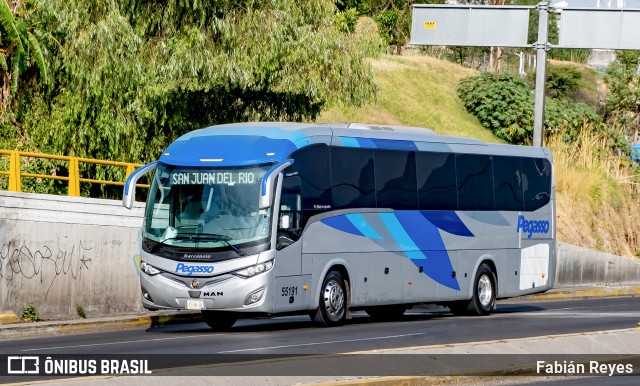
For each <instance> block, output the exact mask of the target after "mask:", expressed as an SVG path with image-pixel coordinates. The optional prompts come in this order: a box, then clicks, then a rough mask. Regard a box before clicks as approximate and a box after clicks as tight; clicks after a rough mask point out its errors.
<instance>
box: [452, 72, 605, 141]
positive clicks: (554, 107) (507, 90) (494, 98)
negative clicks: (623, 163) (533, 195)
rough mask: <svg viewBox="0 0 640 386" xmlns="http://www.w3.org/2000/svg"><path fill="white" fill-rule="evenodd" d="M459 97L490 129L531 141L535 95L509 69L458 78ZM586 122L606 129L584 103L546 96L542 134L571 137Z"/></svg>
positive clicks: (505, 137) (501, 135)
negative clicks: (507, 70)
mask: <svg viewBox="0 0 640 386" xmlns="http://www.w3.org/2000/svg"><path fill="white" fill-rule="evenodd" d="M458 97H459V98H460V99H461V100H462V103H463V104H464V106H465V108H466V109H467V111H469V112H470V113H472V114H473V115H475V116H476V117H477V118H478V119H479V120H480V123H481V124H482V125H483V126H484V127H486V128H488V129H490V130H491V131H493V133H494V134H495V135H496V136H498V137H500V138H502V139H504V140H506V141H507V142H509V143H513V144H519V145H522V144H530V143H531V138H532V135H533V109H534V95H533V92H532V91H531V89H530V88H529V86H528V85H527V84H526V82H525V81H523V80H522V79H520V78H519V77H517V76H515V75H513V74H510V73H484V74H481V75H478V76H473V77H470V78H466V79H463V80H461V81H460V83H459V85H458ZM585 124H589V125H591V126H593V127H595V128H596V130H600V131H601V130H606V126H605V125H604V123H603V120H602V117H601V116H600V115H598V114H597V113H596V111H595V110H594V109H593V108H591V107H590V106H588V105H586V104H584V103H574V102H572V101H570V100H566V99H555V98H546V99H545V121H544V132H545V135H549V134H551V133H554V134H561V135H563V136H564V137H566V139H567V140H573V139H574V138H575V137H576V136H577V134H578V133H579V132H580V130H581V129H582V127H583V126H584V125H585Z"/></svg>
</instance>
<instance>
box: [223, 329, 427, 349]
mask: <svg viewBox="0 0 640 386" xmlns="http://www.w3.org/2000/svg"><path fill="white" fill-rule="evenodd" d="M426 334H427V333H426V332H418V333H415V334H402V335H389V336H376V337H371V338H359V339H344V340H333V341H327V342H312V343H300V344H289V345H283V346H271V347H254V348H245V349H239V350H228V351H218V352H217V353H216V354H229V353H234V352H243V351H260V350H276V349H280V348H291V347H304V346H318V345H323V344H333V343H349V342H363V341H367V340H379V339H393V338H404V337H408V336H417V335H426Z"/></svg>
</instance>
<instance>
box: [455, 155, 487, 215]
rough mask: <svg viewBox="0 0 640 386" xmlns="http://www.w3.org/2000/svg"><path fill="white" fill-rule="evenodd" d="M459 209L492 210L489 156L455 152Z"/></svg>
mask: <svg viewBox="0 0 640 386" xmlns="http://www.w3.org/2000/svg"><path fill="white" fill-rule="evenodd" d="M456 171H457V175H458V205H459V210H494V209H495V205H494V201H493V171H492V168H491V157H490V156H488V155H482V154H457V155H456Z"/></svg>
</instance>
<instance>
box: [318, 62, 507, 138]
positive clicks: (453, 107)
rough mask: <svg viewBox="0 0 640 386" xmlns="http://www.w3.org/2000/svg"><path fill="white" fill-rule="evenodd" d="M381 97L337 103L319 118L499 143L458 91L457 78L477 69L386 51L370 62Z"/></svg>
mask: <svg viewBox="0 0 640 386" xmlns="http://www.w3.org/2000/svg"><path fill="white" fill-rule="evenodd" d="M371 65H372V67H373V71H374V76H375V78H374V79H375V83H376V86H377V87H378V95H377V100H376V101H375V102H374V103H372V104H371V105H368V106H363V107H361V108H358V109H355V108H340V107H332V108H330V109H328V110H326V111H323V112H322V113H321V115H320V116H319V118H318V119H317V121H318V122H362V123H378V124H387V125H403V126H418V127H426V128H429V129H432V130H434V131H435V132H436V133H438V134H441V135H452V136H457V137H472V138H478V139H480V140H483V141H486V142H499V143H501V142H502V141H501V140H500V139H498V138H497V137H496V136H494V135H493V133H492V132H491V131H489V130H487V129H485V128H483V127H482V126H481V125H480V122H478V120H477V119H476V118H475V117H474V116H473V115H471V114H469V113H468V112H467V111H466V110H465V108H464V106H463V105H462V103H461V102H460V100H459V99H458V97H457V95H456V87H457V85H458V81H459V80H460V79H462V78H465V77H468V76H472V75H475V74H477V73H478V72H477V71H475V70H471V69H467V68H463V67H461V66H458V65H455V64H453V63H450V62H446V61H443V60H438V59H435V58H432V57H428V56H402V57H399V56H390V55H383V56H382V57H381V58H380V59H378V60H375V61H372V63H371Z"/></svg>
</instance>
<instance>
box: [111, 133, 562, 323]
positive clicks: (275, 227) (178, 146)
mask: <svg viewBox="0 0 640 386" xmlns="http://www.w3.org/2000/svg"><path fill="white" fill-rule="evenodd" d="M152 170H153V171H154V173H153V177H152V178H151V180H152V182H151V187H150V190H149V195H148V199H147V202H146V208H145V215H144V222H143V225H142V251H141V271H142V273H141V277H140V285H141V291H142V304H143V306H144V307H145V308H147V309H150V310H159V309H179V310H200V311H201V312H202V316H203V319H204V321H206V323H207V324H208V325H209V326H210V327H212V328H214V329H224V328H228V327H230V326H232V325H233V323H235V321H236V320H237V319H238V318H239V317H253V316H265V315H274V316H275V315H285V314H309V315H310V316H311V318H312V319H313V320H315V321H316V322H318V323H320V324H322V325H326V326H333V325H339V324H341V323H343V322H344V321H345V319H349V318H350V317H351V311H356V310H364V311H366V312H367V313H368V314H369V315H371V316H374V317H380V318H390V317H397V316H399V315H402V314H403V313H404V312H405V311H406V310H407V309H408V308H410V307H412V306H414V305H417V304H422V303H432V304H441V305H443V306H446V307H448V308H449V309H450V310H451V312H452V313H454V314H474V315H486V314H488V313H490V312H491V310H492V309H493V308H494V307H495V302H496V299H499V298H508V297H514V296H520V295H525V294H531V293H535V292H542V291H546V290H548V289H550V288H552V287H553V284H554V280H555V267H556V254H555V233H556V230H555V193H554V178H553V166H552V158H551V154H550V152H549V151H548V150H547V149H545V148H537V147H525V146H512V145H501V144H487V143H484V142H481V141H478V140H475V139H465V138H454V137H447V136H441V135H437V134H435V133H434V132H433V131H431V130H428V129H419V128H410V127H397V126H376V125H365V124H354V123H351V124H315V123H281V122H274V123H268V122H259V123H240V124H227V125H219V126H212V127H208V128H205V129H201V130H196V131H193V132H190V133H187V134H185V135H183V136H182V137H180V138H178V139H177V140H176V141H175V142H173V143H172V144H171V145H169V147H168V148H167V149H166V150H165V151H164V152H163V153H162V155H161V156H160V158H159V159H158V160H157V161H155V162H152V163H150V164H147V165H145V166H143V167H141V168H140V169H138V170H136V171H135V172H134V173H132V174H131V175H130V176H129V177H128V179H127V181H126V184H125V188H124V196H123V204H124V206H126V207H128V208H131V207H132V205H133V201H134V195H135V185H136V182H137V181H138V179H139V178H140V177H141V176H142V175H144V174H146V173H148V172H150V171H152Z"/></svg>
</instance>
